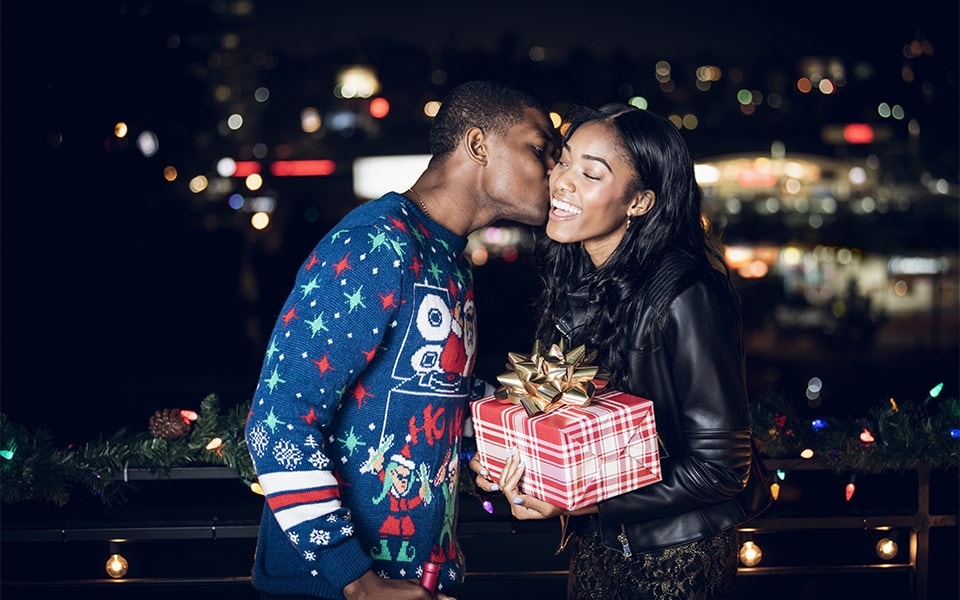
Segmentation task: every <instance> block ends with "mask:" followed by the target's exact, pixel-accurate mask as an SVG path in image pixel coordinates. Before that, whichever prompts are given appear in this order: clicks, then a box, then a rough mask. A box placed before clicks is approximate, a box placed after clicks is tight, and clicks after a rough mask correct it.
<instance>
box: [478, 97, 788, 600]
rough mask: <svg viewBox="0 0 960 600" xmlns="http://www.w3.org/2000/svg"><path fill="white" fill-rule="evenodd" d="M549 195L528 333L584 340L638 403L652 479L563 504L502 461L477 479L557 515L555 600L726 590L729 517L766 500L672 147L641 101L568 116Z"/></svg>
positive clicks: (732, 528)
mask: <svg viewBox="0 0 960 600" xmlns="http://www.w3.org/2000/svg"><path fill="white" fill-rule="evenodd" d="M550 192H551V206H552V208H551V211H550V218H549V221H548V223H547V225H546V234H547V237H546V238H544V239H541V240H538V248H537V250H538V258H539V261H540V270H541V271H540V272H541V276H542V278H543V282H544V287H543V289H542V293H541V294H540V299H539V307H541V309H542V311H541V313H540V321H539V323H538V326H537V332H536V334H537V338H538V339H539V340H540V341H541V342H542V343H543V344H546V346H545V347H549V346H550V345H551V344H554V343H559V342H561V341H562V342H564V343H565V344H566V347H567V348H573V347H576V346H579V345H581V344H583V345H585V346H586V347H587V348H589V349H596V350H597V351H598V357H597V363H598V365H599V366H600V367H601V369H602V370H604V371H607V372H609V373H610V382H609V387H610V388H613V389H617V390H620V391H624V392H628V393H630V394H634V395H636V396H641V397H643V398H648V399H650V400H651V401H652V402H653V404H654V413H655V418H656V424H657V431H658V436H659V438H660V442H661V448H660V454H661V467H662V471H663V480H662V481H661V482H658V483H656V484H653V485H650V486H647V487H644V488H641V489H638V490H635V491H633V492H630V493H626V494H623V495H620V496H617V497H614V498H611V499H608V500H605V501H602V502H600V503H599V504H597V505H593V506H590V507H587V508H583V509H579V510H577V511H575V512H573V513H571V514H564V513H563V511H562V509H560V508H559V507H556V506H553V505H550V504H548V503H546V502H543V501H540V500H538V499H536V498H533V497H531V496H527V495H524V494H520V493H518V491H517V486H518V484H519V482H520V479H521V477H522V475H523V465H522V464H520V463H518V458H517V457H513V458H511V459H510V460H509V461H508V463H507V466H506V467H505V468H504V471H503V473H502V474H501V477H500V479H499V484H494V482H492V481H489V480H487V479H486V478H484V477H482V476H480V477H478V478H477V484H478V485H479V486H480V487H481V488H482V489H485V490H488V491H489V490H497V489H501V490H503V493H504V494H505V495H506V496H507V499H508V500H510V502H511V506H512V510H513V514H514V516H516V517H517V518H520V519H542V518H549V517H554V516H558V515H560V516H561V517H562V519H563V520H565V521H566V520H567V517H569V523H565V527H564V529H567V527H566V525H569V528H570V532H571V533H572V534H573V536H572V548H571V560H570V579H569V583H568V599H569V600H580V599H584V598H598V599H600V598H602V599H604V600H610V599H614V598H622V599H626V598H630V599H633V598H638V599H639V598H644V599H647V598H651V599H652V598H655V599H661V598H684V599H686V600H691V599H698V598H702V599H704V600H707V599H709V600H723V599H730V598H733V597H734V582H735V578H736V573H737V552H738V537H737V526H738V525H740V524H742V523H744V522H745V521H747V520H748V519H750V518H752V517H754V516H756V515H757V514H759V512H760V511H762V510H763V509H764V508H765V507H766V506H767V505H768V504H769V502H770V498H769V491H768V488H767V486H766V483H765V482H764V481H763V475H762V474H757V470H756V469H757V468H758V467H760V466H761V465H760V464H758V459H753V451H752V444H751V432H750V428H749V416H748V415H749V413H748V407H747V392H746V384H745V379H744V363H743V360H744V359H743V348H742V341H741V333H740V318H739V314H738V304H737V299H736V294H735V291H734V289H733V286H732V284H731V281H730V277H729V273H728V271H727V269H726V267H725V265H724V263H723V257H722V255H721V254H720V253H719V251H718V250H717V248H716V247H715V246H714V245H712V244H711V243H710V242H709V240H708V236H707V233H706V231H705V229H704V226H703V221H702V220H701V214H700V205H701V194H700V189H699V187H698V185H697V183H696V180H695V179H694V171H693V161H692V159H691V156H690V153H689V151H688V149H687V147H686V144H685V143H684V141H683V139H682V138H681V136H680V133H679V132H678V131H677V129H676V128H675V127H674V126H673V125H672V124H671V123H670V122H669V121H667V120H666V119H664V118H663V117H660V116H658V115H656V114H654V113H651V112H648V111H643V110H638V109H635V108H633V107H630V106H626V105H607V106H604V107H602V108H600V109H599V110H586V111H583V112H582V114H579V115H577V116H576V117H575V118H574V119H572V121H571V123H570V125H569V128H568V129H567V130H566V131H565V133H564V145H563V149H562V154H561V157H560V160H559V162H558V164H557V166H556V167H555V168H554V169H553V171H552V173H551V175H550ZM751 466H753V470H752V469H751ZM472 467H473V469H474V470H475V471H477V472H478V473H481V474H482V473H485V471H483V467H482V465H480V464H479V460H478V459H475V460H474V461H473V462H472ZM751 473H753V474H752V475H751Z"/></svg>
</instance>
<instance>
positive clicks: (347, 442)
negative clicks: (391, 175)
mask: <svg viewBox="0 0 960 600" xmlns="http://www.w3.org/2000/svg"><path fill="white" fill-rule="evenodd" d="M555 136H556V131H555V130H554V128H553V127H552V126H551V123H550V120H549V118H548V116H547V114H546V112H545V111H544V110H543V109H542V108H541V107H540V106H539V104H538V103H537V102H536V101H535V100H534V99H533V98H531V97H530V96H528V95H527V94H524V93H522V92H519V91H516V90H513V89H510V88H507V87H504V86H502V85H499V84H496V83H492V82H482V81H476V82H469V83H465V84H463V85H461V86H458V87H457V88H455V89H454V90H452V91H451V93H450V94H449V95H448V96H447V97H446V98H445V99H444V101H443V104H442V106H441V109H440V111H439V113H438V114H437V116H436V118H435V120H434V122H433V124H432V127H431V130H430V152H431V155H432V158H431V160H430V162H429V164H428V166H427V169H426V170H425V171H424V173H423V174H422V175H421V176H420V178H419V179H418V180H417V182H416V183H415V184H414V185H413V186H412V188H411V189H410V190H408V191H406V192H404V194H402V195H401V194H398V193H395V192H390V193H387V194H385V195H384V196H383V197H381V198H379V199H377V200H374V201H371V202H368V203H366V204H363V205H361V206H359V207H357V208H356V209H354V210H353V211H351V212H350V213H349V214H348V215H347V216H346V217H344V218H343V219H342V220H341V221H340V222H339V223H338V224H337V225H335V226H334V227H333V228H332V229H331V230H330V231H329V232H328V233H327V234H326V235H325V236H324V237H323V239H321V240H320V242H319V243H318V244H317V245H316V247H315V248H314V250H313V252H312V253H311V254H310V256H309V257H307V259H306V260H305V261H304V262H303V264H302V266H301V268H300V269H299V271H298V272H297V276H296V281H295V282H294V285H293V289H292V291H291V292H290V295H289V296H288V298H287V300H286V302H285V303H284V306H283V308H282V309H281V312H280V316H279V318H278V320H277V322H276V325H275V326H274V330H273V333H272V335H271V336H270V342H269V348H268V349H267V351H266V355H265V357H264V361H263V367H262V371H261V375H260V381H259V384H258V386H257V389H256V392H255V395H254V398H253V402H252V406H251V411H250V415H249V418H248V422H247V427H246V438H247V444H248V447H249V450H250V454H251V456H252V458H253V463H254V466H255V468H256V471H257V474H258V479H259V483H260V485H261V486H262V487H263V490H264V493H265V495H266V506H265V510H264V514H263V519H262V521H261V527H260V533H259V538H258V544H257V551H256V556H255V562H254V567H253V585H254V587H256V588H257V589H258V590H260V591H261V593H262V594H263V597H264V598H284V597H287V598H289V597H317V598H330V599H334V598H337V599H339V598H347V599H351V598H389V599H390V600H404V599H407V598H419V599H424V598H430V597H431V596H430V594H429V593H428V592H427V591H426V590H425V589H423V588H422V587H420V586H419V585H417V581H416V580H417V578H418V577H419V575H420V574H421V572H422V565H423V563H424V562H425V561H433V562H438V563H441V565H442V566H441V570H440V576H439V590H440V592H441V593H440V594H439V596H438V597H440V598H447V597H449V596H448V594H449V593H451V592H452V591H453V590H455V589H456V587H457V586H458V585H460V583H462V581H463V576H464V563H463V558H462V556H461V555H460V551H459V547H458V545H457V542H456V536H455V527H456V523H455V518H456V514H457V510H456V505H455V502H456V499H457V494H456V483H457V473H458V471H459V469H458V468H457V461H458V456H459V448H460V438H461V433H462V426H463V419H464V417H465V414H466V413H465V410H466V406H467V401H468V400H469V396H470V389H471V376H472V369H473V363H474V357H475V354H476V337H475V336H476V314H475V310H474V309H475V307H474V301H473V279H472V273H471V268H470V264H469V263H468V262H467V260H466V259H465V258H464V257H463V256H462V252H463V250H464V248H465V247H466V243H467V235H468V234H469V233H471V232H472V231H475V230H477V229H480V228H482V227H485V226H487V225H490V224H492V223H494V222H496V221H499V220H511V221H517V222H520V223H524V224H528V225H537V226H539V225H542V224H544V223H545V221H546V215H547V210H548V204H549V197H548V191H547V182H548V175H549V172H550V170H551V169H552V167H553V165H554V164H555V161H554V153H555V150H556V147H557V141H556V137H555Z"/></svg>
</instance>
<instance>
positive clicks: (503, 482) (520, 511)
mask: <svg viewBox="0 0 960 600" xmlns="http://www.w3.org/2000/svg"><path fill="white" fill-rule="evenodd" d="M523 471H524V465H523V463H522V462H520V456H519V455H518V454H513V455H512V456H510V457H509V458H507V462H506V464H505V465H504V466H503V472H502V473H501V474H500V484H499V485H500V489H502V490H503V495H504V496H505V497H506V499H507V501H508V502H509V503H510V512H511V513H512V514H513V516H514V517H515V518H517V519H520V520H532V519H550V518H552V517H557V516H559V515H562V514H564V510H563V509H562V508H560V507H559V506H555V505H553V504H550V503H549V502H544V501H543V500H538V499H536V498H534V497H533V496H529V495H527V494H521V493H520V490H519V487H520V479H521V478H522V477H523Z"/></svg>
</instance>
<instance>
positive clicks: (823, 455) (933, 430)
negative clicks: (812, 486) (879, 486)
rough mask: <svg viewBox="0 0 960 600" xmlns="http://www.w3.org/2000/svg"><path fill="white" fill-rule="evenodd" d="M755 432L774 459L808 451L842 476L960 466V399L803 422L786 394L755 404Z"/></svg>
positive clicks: (885, 406)
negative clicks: (786, 397)
mask: <svg viewBox="0 0 960 600" xmlns="http://www.w3.org/2000/svg"><path fill="white" fill-rule="evenodd" d="M752 422H753V424H754V434H755V435H756V436H757V437H758V438H759V440H760V443H761V447H762V454H763V455H764V456H767V457H769V458H783V459H794V458H796V459H801V460H802V458H801V452H803V451H804V450H807V449H809V450H812V451H813V457H812V458H813V459H814V460H817V461H818V462H820V463H821V464H823V465H825V466H826V467H827V468H830V469H832V470H833V471H835V472H837V473H841V472H846V473H850V472H852V473H872V474H876V473H884V472H889V471H906V470H910V469H915V468H917V467H919V466H922V465H926V466H929V467H934V468H956V467H957V466H958V465H960V440H958V438H957V435H958V434H960V401H958V399H957V398H947V399H937V398H935V397H932V396H928V397H927V398H926V399H925V400H924V401H922V402H920V401H908V402H906V403H904V404H903V405H898V403H897V402H896V400H894V399H892V398H891V399H890V400H888V402H887V403H886V404H878V405H876V406H873V407H871V408H870V409H869V410H868V411H867V413H866V414H865V415H863V416H861V417H855V418H854V417H836V416H829V415H824V416H820V417H816V418H804V417H801V416H800V415H799V414H798V411H797V410H796V407H795V406H794V405H793V404H791V403H790V402H788V401H787V400H786V399H785V398H784V397H783V396H780V395H774V394H771V395H769V396H766V397H764V398H762V399H761V400H760V401H759V402H756V403H754V404H753V406H752Z"/></svg>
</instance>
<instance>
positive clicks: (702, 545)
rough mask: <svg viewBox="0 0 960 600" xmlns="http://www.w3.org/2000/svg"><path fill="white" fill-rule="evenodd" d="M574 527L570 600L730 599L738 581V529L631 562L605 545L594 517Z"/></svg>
mask: <svg viewBox="0 0 960 600" xmlns="http://www.w3.org/2000/svg"><path fill="white" fill-rule="evenodd" d="M576 521H577V523H576V525H574V523H571V526H574V527H575V530H574V531H575V535H574V536H573V537H572V539H571V540H570V545H569V549H570V552H571V555H570V577H569V579H568V580H567V600H666V599H668V598H673V599H681V598H682V599H683V600H730V599H732V598H733V597H734V584H735V583H736V576H737V552H738V550H739V534H738V532H737V529H736V528H735V527H734V528H732V529H729V530H727V531H724V532H721V533H718V534H716V535H714V536H712V537H709V538H706V539H702V540H696V541H693V542H690V543H688V544H684V545H682V546H675V547H673V548H667V549H665V550H658V551H655V552H650V553H646V554H640V553H634V554H633V555H632V556H631V557H630V558H627V557H625V556H624V555H623V553H622V552H617V551H615V550H611V549H609V548H607V547H605V546H604V545H603V544H602V543H601V541H600V528H599V520H598V519H597V518H596V517H595V516H590V517H587V518H579V519H576Z"/></svg>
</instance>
